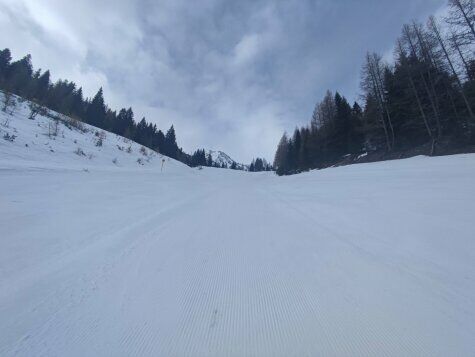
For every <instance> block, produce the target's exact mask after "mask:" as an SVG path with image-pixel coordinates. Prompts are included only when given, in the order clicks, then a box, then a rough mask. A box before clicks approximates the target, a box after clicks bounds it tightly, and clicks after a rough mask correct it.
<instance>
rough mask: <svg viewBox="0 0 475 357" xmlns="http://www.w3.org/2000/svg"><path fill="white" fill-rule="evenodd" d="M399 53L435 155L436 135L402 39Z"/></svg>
mask: <svg viewBox="0 0 475 357" xmlns="http://www.w3.org/2000/svg"><path fill="white" fill-rule="evenodd" d="M397 52H398V54H399V59H400V61H401V64H402V66H403V67H404V68H406V76H407V78H408V80H409V84H410V87H411V91H412V94H413V95H414V98H415V100H416V103H417V108H418V110H419V113H420V115H421V118H422V121H423V122H424V127H425V128H426V130H427V134H428V135H429V138H430V139H431V141H432V147H431V152H430V154H431V155H433V154H434V149H435V142H436V140H435V138H434V135H433V133H432V130H431V127H430V124H429V120H428V119H427V116H426V113H425V111H424V107H423V106H422V101H421V98H420V96H419V92H418V91H417V87H416V85H415V83H414V79H413V78H412V74H411V72H410V70H409V67H408V66H407V64H406V63H405V62H406V53H405V51H404V48H403V46H402V43H401V40H400V39H398V41H397Z"/></svg>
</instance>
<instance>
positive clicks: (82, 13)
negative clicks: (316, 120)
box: [0, 0, 446, 163]
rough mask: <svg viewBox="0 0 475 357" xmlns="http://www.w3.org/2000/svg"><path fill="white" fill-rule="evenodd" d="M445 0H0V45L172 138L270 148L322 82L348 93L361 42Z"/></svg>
mask: <svg viewBox="0 0 475 357" xmlns="http://www.w3.org/2000/svg"><path fill="white" fill-rule="evenodd" d="M445 3H446V0H358V1H356V0H294V1H292V0H282V1H279V0H199V1H198V0H75V1H69V0H68V1H65V0H0V39H1V43H0V47H2V48H4V47H8V48H10V49H11V50H12V54H13V57H14V58H15V59H17V58H19V57H22V56H24V55H25V54H27V53H30V54H31V55H32V56H33V64H34V66H35V68H43V69H50V70H51V71H52V75H53V79H58V78H65V79H69V80H73V81H75V82H76V83H77V84H78V85H80V86H82V87H83V88H84V90H85V93H86V95H87V96H92V95H94V94H95V92H96V91H97V90H98V88H99V87H101V86H102V87H103V88H104V93H105V99H106V102H107V103H108V104H109V105H110V106H111V107H112V108H113V109H120V108H121V107H129V106H132V107H133V109H134V112H135V115H136V119H138V120H140V119H141V117H142V116H145V117H146V118H147V120H149V121H152V122H155V123H157V125H158V126H159V128H161V129H162V130H163V129H165V130H166V129H167V128H168V127H169V126H170V125H171V124H174V125H175V128H176V130H177V135H178V141H179V145H181V146H182V147H183V148H184V149H185V150H186V151H188V152H191V151H194V150H195V149H197V148H201V147H203V148H206V149H219V150H223V151H225V152H227V153H228V154H229V155H230V156H231V157H233V158H234V159H235V160H237V161H242V162H246V163H247V162H249V161H250V160H251V159H252V157H255V156H264V157H266V158H267V159H269V160H272V158H273V154H274V150H275V147H276V145H277V142H278V140H279V138H280V136H281V135H282V133H283V131H284V130H287V131H292V130H293V128H295V126H296V125H299V126H300V125H303V124H306V123H307V122H308V121H309V120H310V116H311V113H312V110H313V107H314V105H315V103H316V102H317V101H318V100H319V99H320V98H321V97H322V96H323V94H324V92H325V91H326V90H327V89H330V90H333V91H335V90H338V91H340V93H342V94H343V95H345V96H347V97H348V98H349V99H350V100H354V99H357V98H358V93H359V73H360V68H361V64H362V61H363V57H364V54H365V52H366V51H368V50H371V51H377V52H379V53H381V54H389V53H390V51H391V49H392V46H393V43H394V41H395V39H396V37H397V36H398V35H399V33H400V29H401V26H402V24H403V23H404V22H407V21H410V20H412V19H419V20H423V21H425V19H426V17H427V16H428V15H430V14H433V13H436V12H437V11H439V10H440V9H441V8H442V7H443V6H444V5H445Z"/></svg>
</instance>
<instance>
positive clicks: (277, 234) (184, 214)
mask: <svg viewBox="0 0 475 357" xmlns="http://www.w3.org/2000/svg"><path fill="white" fill-rule="evenodd" d="M5 115H6V114H4V113H0V122H1V123H3V120H4V119H5ZM26 115H27V109H26V108H20V109H19V110H18V111H17V112H16V114H15V116H14V117H13V118H12V119H11V120H10V123H9V127H8V128H6V127H4V126H0V129H1V135H2V137H3V135H4V133H5V132H7V131H8V132H11V133H13V132H14V131H15V130H16V135H17V136H18V137H17V138H16V139H15V140H14V142H9V141H7V140H4V139H3V138H1V137H0V231H1V233H0V234H1V238H0V355H1V356H473V355H475V343H474V338H473V337H474V336H475V280H474V279H475V263H474V262H475V239H474V237H475V219H474V217H475V185H474V182H475V180H474V179H475V155H457V156H447V157H438V158H425V157H416V158H412V159H407V160H399V161H390V162H382V163H374V164H361V165H353V166H347V167H340V168H332V169H327V170H322V171H313V172H309V173H306V174H301V175H296V176H290V177H282V178H279V177H276V176H274V175H273V174H272V173H254V174H253V173H247V172H242V171H232V170H222V169H211V168H205V169H203V170H197V169H190V168H188V167H186V166H184V165H182V164H180V163H178V162H176V161H174V160H171V159H170V160H168V159H166V162H165V164H164V168H163V171H161V164H162V159H161V157H160V156H159V155H157V154H154V155H151V159H150V160H149V161H146V160H145V162H144V163H143V165H141V164H138V163H137V159H139V158H145V157H144V156H143V155H142V154H141V153H140V146H139V145H137V144H133V143H123V139H122V138H120V137H116V136H114V135H112V134H107V137H106V139H105V141H104V143H103V146H102V147H97V146H95V136H94V130H91V131H90V132H89V133H86V134H83V133H80V132H78V131H75V130H69V129H67V128H65V127H62V129H61V130H62V131H64V138H63V135H62V134H61V135H60V136H58V137H56V138H54V139H51V138H48V137H47V136H46V135H44V131H45V128H46V127H47V126H46V125H47V123H48V121H49V119H47V118H43V117H38V118H37V119H36V120H34V121H32V120H28V119H27V118H26ZM1 123H0V124H1ZM38 124H39V125H40V126H38ZM74 140H76V143H75V142H74ZM25 144H28V147H26V146H25ZM117 145H119V146H122V145H127V146H128V145H131V146H132V152H131V153H127V152H125V151H122V150H119V149H117ZM78 146H80V147H81V148H82V149H83V150H84V151H85V153H86V155H89V154H92V157H91V158H89V156H79V155H77V154H75V153H74V151H75V150H76V149H77V147H78ZM51 150H53V151H51ZM114 158H117V159H118V160H117V162H118V164H114V163H112V160H113V159H114ZM145 159H146V158H145Z"/></svg>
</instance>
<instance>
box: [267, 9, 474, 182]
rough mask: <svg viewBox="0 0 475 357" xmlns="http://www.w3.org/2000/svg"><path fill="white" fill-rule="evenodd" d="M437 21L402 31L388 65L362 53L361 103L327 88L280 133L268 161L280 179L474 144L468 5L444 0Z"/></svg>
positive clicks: (471, 20) (464, 148)
mask: <svg viewBox="0 0 475 357" xmlns="http://www.w3.org/2000/svg"><path fill="white" fill-rule="evenodd" d="M448 6H449V12H448V15H447V17H446V18H444V19H443V22H441V23H439V21H438V20H437V19H436V18H434V17H433V16H431V17H430V18H429V20H428V21H427V24H425V25H423V24H420V23H417V22H415V21H414V22H412V23H410V24H406V25H404V26H403V27H402V32H401V35H400V37H399V38H398V39H397V40H396V44H395V50H394V61H393V62H394V63H393V64H389V63H386V62H385V61H384V60H383V59H382V57H381V56H380V55H378V54H377V53H368V54H367V55H366V58H365V63H364V65H363V68H362V73H361V91H362V96H361V99H362V100H361V104H359V103H358V102H355V103H353V104H352V105H350V103H348V101H347V99H346V98H345V97H344V96H342V95H341V94H340V93H338V92H336V93H335V94H333V93H332V92H330V91H327V93H326V94H325V96H324V98H323V99H322V100H321V101H320V102H318V103H317V104H316V106H315V110H314V112H313V115H312V118H311V120H310V124H309V125H308V126H305V127H302V128H297V129H295V131H294V133H293V135H292V136H289V135H287V134H286V133H284V135H283V136H282V138H281V140H280V142H279V144H278V147H277V150H276V153H275V158H274V168H275V169H276V172H277V173H278V174H279V175H283V174H292V173H297V172H302V171H306V170H309V169H314V168H324V167H328V166H332V165H336V164H340V163H346V162H354V161H355V160H358V159H359V158H361V157H362V156H366V157H368V158H371V159H373V160H380V159H387V158H396V157H404V156H405V155H406V156H410V155H411V154H422V153H423V154H427V155H441V154H447V153H455V152H464V151H473V150H474V147H475V115H474V109H473V108H474V104H475V57H474V54H475V51H474V49H475V6H474V5H473V0H450V1H449V4H448Z"/></svg>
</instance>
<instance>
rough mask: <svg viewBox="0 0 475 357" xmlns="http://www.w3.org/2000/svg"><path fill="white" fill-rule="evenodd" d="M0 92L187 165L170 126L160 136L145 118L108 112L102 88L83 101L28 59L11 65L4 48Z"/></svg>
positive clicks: (74, 88)
mask: <svg viewBox="0 0 475 357" xmlns="http://www.w3.org/2000/svg"><path fill="white" fill-rule="evenodd" d="M0 89H2V90H3V91H4V92H6V93H13V94H16V95H18V96H20V97H22V98H25V99H28V100H30V101H31V102H33V103H35V104H37V105H38V106H42V107H46V108H49V109H51V110H54V111H56V112H59V113H61V114H64V115H66V116H69V117H72V118H74V119H77V120H79V121H82V122H84V123H87V124H91V125H94V126H96V127H98V128H101V129H104V130H107V131H110V132H113V133H115V134H118V135H121V136H124V137H126V138H129V139H131V140H133V141H136V142H138V143H140V144H142V145H143V146H146V147H148V148H150V149H152V150H155V151H157V152H159V153H162V154H164V155H167V156H169V157H172V158H174V159H177V160H179V161H182V162H184V163H186V164H189V163H190V155H188V154H186V153H185V152H183V150H182V149H181V148H180V147H178V144H177V140H176V133H175V129H174V127H173V125H172V126H171V127H170V128H169V129H168V130H167V132H166V133H163V132H162V131H161V130H160V129H158V128H157V126H156V125H155V124H152V123H150V122H147V121H146V120H145V118H142V119H141V120H140V121H139V122H136V121H135V120H134V113H133V111H132V108H123V109H120V110H119V111H118V112H117V111H115V110H112V109H111V108H109V107H108V106H107V105H106V103H105V102H104V95H103V90H102V88H100V89H99V90H98V92H97V94H96V95H95V96H94V97H93V98H92V99H88V98H84V95H83V91H82V88H81V87H78V86H77V85H76V84H75V83H74V82H70V81H67V80H58V81H56V82H55V83H52V82H51V78H50V71H49V70H47V71H45V72H42V71H41V69H38V70H36V71H35V70H34V69H33V65H32V62H31V56H30V55H26V56H25V57H23V58H21V59H20V60H17V61H12V57H11V52H10V50H9V49H8V48H6V49H4V50H2V51H0Z"/></svg>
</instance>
